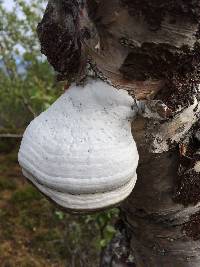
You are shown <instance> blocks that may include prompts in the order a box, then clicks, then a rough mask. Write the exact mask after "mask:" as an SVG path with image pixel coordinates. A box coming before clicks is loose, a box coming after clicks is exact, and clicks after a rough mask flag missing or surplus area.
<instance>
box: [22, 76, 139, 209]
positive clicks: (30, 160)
mask: <svg viewBox="0 0 200 267" xmlns="http://www.w3.org/2000/svg"><path fill="white" fill-rule="evenodd" d="M133 105H134V100H133V99H132V98H131V97H130V96H129V95H128V94H127V92H126V91H123V90H120V91H118V90H116V89H115V88H113V87H111V86H109V85H108V84H106V83H104V82H102V81H90V82H88V83H87V85H85V86H84V87H81V86H75V85H72V86H71V87H70V88H69V89H68V90H67V91H66V92H65V93H64V94H63V95H62V96H61V97H60V98H59V99H58V100H57V101H56V102H55V103H54V104H53V105H52V106H51V107H50V108H49V109H48V110H47V111H45V112H43V113H42V114H41V115H40V116H38V117H37V118H36V119H35V120H33V121H32V122H31V124H30V125H29V126H28V128H27V130H26V131H25V134H24V137H23V140H22V144H21V147H20V151H19V163H20V165H21V166H22V168H23V173H24V175H25V176H26V177H27V178H28V179H29V180H30V181H31V182H32V183H33V184H35V185H36V186H37V187H38V188H39V189H40V190H41V191H42V192H43V193H44V194H46V195H47V196H48V197H50V198H51V199H53V200H54V201H55V202H56V203H57V204H59V205H61V206H62V207H65V208H68V209H72V210H80V211H90V210H97V209H102V208H105V207H108V206H112V205H115V204H118V203H119V202H121V201H122V200H123V199H124V198H126V197H127V196H128V195H129V194H130V193H131V191H132V189H133V187H134V185H135V182H136V177H137V175H136V168H137V164H138V152H137V148H136V144H135V142H134V140H133V137H132V134H131V124H130V120H132V118H133V117H134V115H135V111H134V109H132V106H133Z"/></svg>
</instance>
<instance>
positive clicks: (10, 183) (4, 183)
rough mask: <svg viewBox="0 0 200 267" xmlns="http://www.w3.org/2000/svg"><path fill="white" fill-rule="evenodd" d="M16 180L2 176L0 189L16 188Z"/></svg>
mask: <svg viewBox="0 0 200 267" xmlns="http://www.w3.org/2000/svg"><path fill="white" fill-rule="evenodd" d="M15 189H16V182H15V181H14V180H11V179H10V178H6V177H5V178H4V177H0V191H3V190H15Z"/></svg>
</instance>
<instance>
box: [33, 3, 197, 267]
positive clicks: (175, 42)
mask: <svg viewBox="0 0 200 267" xmlns="http://www.w3.org/2000/svg"><path fill="white" fill-rule="evenodd" d="M199 14H200V2H199V1H198V0H195V1H189V0H188V1H186V0H185V1H182V0H176V1H175V0H172V1H164V2H163V0H158V1H153V0H140V1H137V0H116V1H115V0H110V1H106V0H93V1H92V0H87V1H77V0H73V1H70V0H65V1H64V0H63V1H56V0H49V3H48V6H47V9H46V12H45V14H44V17H43V19H42V21H41V23H40V24H39V25H38V35H39V39H40V42H41V48H42V52H43V53H44V54H45V55H46V56H47V58H48V60H49V62H50V63H51V64H52V65H53V67H54V69H55V70H56V72H57V73H58V78H59V79H64V80H67V82H68V83H71V82H72V81H77V82H83V81H84V79H85V78H86V77H87V76H88V75H91V70H92V73H93V74H92V75H93V76H95V77H100V78H101V79H103V80H104V81H105V82H108V83H111V84H113V85H114V86H115V87H116V88H123V89H126V90H127V91H129V93H130V94H131V95H132V96H133V97H135V99H136V100H137V101H138V105H139V110H140V114H141V116H140V117H138V118H137V120H136V121H135V122H134V125H133V135H134V137H135V139H136V142H137V145H138V150H139V155H140V164H139V167H138V181H137V184H136V187H135V189H134V191H133V193H132V195H131V197H130V198H129V199H128V200H127V201H126V202H125V203H123V205H122V207H121V210H122V220H123V222H124V223H123V225H125V227H123V230H122V228H120V230H121V232H122V233H121V235H122V236H123V235H124V237H125V236H127V233H128V238H127V239H126V241H125V244H126V245H125V247H126V249H125V250H126V253H125V254H123V253H122V255H121V254H120V255H119V257H118V258H117V259H116V257H115V256H116V255H115V256H112V255H111V254H112V253H115V252H114V250H113V249H110V250H109V253H110V257H109V256H108V254H109V253H107V254H106V253H105V255H104V257H103V259H102V263H101V265H102V266H128V264H132V266H133V259H132V260H130V257H129V256H130V255H131V252H132V253H133V256H134V261H135V264H136V266H138V267H143V266H145V267H147V266H148V267H165V266H166V267H170V266H172V267H179V266H180V267H199V266H200V202H199V201H200V175H199V172H200V152H199V151H200V150H199V149H200V133H199V131H198V128H199V122H198V120H199V113H200V112H199V111H200V107H199V84H200V45H199V36H200V35H199V33H200V27H199V26H200V15H199ZM119 243H120V242H119ZM122 243H123V242H122ZM128 243H129V244H128ZM127 244H128V245H127ZM114 258H115V259H114ZM129 266H131V265H129Z"/></svg>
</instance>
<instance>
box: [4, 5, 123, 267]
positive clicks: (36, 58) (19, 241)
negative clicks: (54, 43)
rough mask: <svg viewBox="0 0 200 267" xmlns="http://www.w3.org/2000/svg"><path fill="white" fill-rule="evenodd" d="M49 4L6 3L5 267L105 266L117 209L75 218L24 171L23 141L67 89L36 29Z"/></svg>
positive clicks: (75, 216)
mask: <svg viewBox="0 0 200 267" xmlns="http://www.w3.org/2000/svg"><path fill="white" fill-rule="evenodd" d="M44 4H45V1H41V0H34V1H33V0H30V1H24V0H17V1H15V5H14V9H13V10H12V12H8V11H7V10H6V9H5V8H4V6H3V4H2V1H0V17H1V20H0V32H1V33H0V266H1V267H14V266H20V267H32V266H33V267H34V266H36V267H37V266H38V267H41V266H55V267H56V266H58V267H60V266H69V267H79V266H88V267H93V266H94V267H95V266H98V261H99V255H100V253H101V250H102V248H104V247H105V246H106V244H107V243H108V242H109V241H110V239H111V238H112V236H113V234H114V233H115V229H114V226H113V225H114V223H115V222H116V220H117V218H118V209H111V210H110V211H107V212H101V213H96V214H94V215H70V214H67V213H65V212H63V211H61V210H60V209H59V208H58V207H56V206H55V205H54V204H52V203H50V202H49V201H48V200H46V198H45V197H43V196H42V195H41V194H40V193H39V192H38V191H37V190H36V189H35V188H34V187H33V186H32V185H30V184H29V183H28V182H27V181H26V179H25V178H23V176H22V174H21V170H20V167H19V165H18V162H17V151H18V148H19V141H20V140H19V141H16V140H18V139H11V138H5V136H4V138H3V137H2V138H1V135H2V134H7V133H13V134H21V133H23V131H24V129H25V127H26V126H27V124H29V122H30V121H31V120H32V119H33V118H34V117H35V116H37V115H38V114H40V113H41V112H42V111H43V110H45V109H46V108H48V107H49V105H51V103H52V102H53V101H55V99H56V98H57V97H58V96H59V95H60V94H61V93H62V86H61V85H59V84H57V83H56V82H55V80H54V72H53V70H52V68H51V67H50V66H49V64H48V63H47V61H46V59H45V58H44V57H43V56H42V55H41V53H40V47H39V43H38V39H37V36H36V26H37V23H38V22H39V21H40V19H41V16H42V13H43V9H44Z"/></svg>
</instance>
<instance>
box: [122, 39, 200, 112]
mask: <svg viewBox="0 0 200 267" xmlns="http://www.w3.org/2000/svg"><path fill="white" fill-rule="evenodd" d="M199 68H200V45H199V44H198V43H196V44H195V46H194V48H193V49H190V48H189V47H187V46H185V47H182V48H180V49H179V48H175V47H172V46H169V45H167V44H155V43H144V44H143V45H142V46H141V47H134V48H133V47H132V50H131V52H130V53H129V55H128V56H127V58H126V59H125V61H124V63H123V65H122V66H121V68H120V71H121V73H122V74H123V76H124V78H125V79H128V80H140V81H145V80H148V79H153V80H155V79H156V80H165V85H164V87H163V88H162V89H161V90H160V92H159V94H158V95H157V96H156V97H155V98H156V99H160V100H162V101H163V102H164V103H165V104H166V105H167V106H168V107H169V108H170V109H171V110H173V111H175V110H176V109H177V108H178V107H180V106H181V107H187V106H189V105H191V104H193V99H194V95H195V94H196V93H197V90H198V84H199V83H200V70H199Z"/></svg>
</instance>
